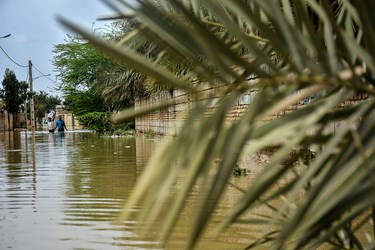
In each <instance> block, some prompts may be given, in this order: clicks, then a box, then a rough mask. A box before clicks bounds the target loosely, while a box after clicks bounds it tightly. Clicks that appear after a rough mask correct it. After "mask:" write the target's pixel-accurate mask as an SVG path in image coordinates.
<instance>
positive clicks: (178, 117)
mask: <svg viewBox="0 0 375 250" xmlns="http://www.w3.org/2000/svg"><path fill="white" fill-rule="evenodd" d="M220 93H221V91H220V86H219V87H217V88H216V89H215V88H212V87H210V88H209V87H207V86H203V87H202V89H201V93H200V94H201V95H200V98H201V99H202V100H204V99H206V98H208V97H209V96H210V98H212V97H213V99H215V96H216V97H218V96H219V95H220ZM256 93H257V91H252V92H248V93H244V94H243V95H241V96H240V97H239V99H238V100H237V102H236V103H235V104H234V105H233V107H232V109H231V110H230V112H229V113H228V115H227V120H228V121H233V120H236V119H237V118H238V117H240V116H241V115H242V114H243V113H244V112H245V111H246V109H247V107H248V105H251V103H252V102H253V100H254V98H255V96H256ZM368 97H369V95H368V94H366V93H362V94H358V95H357V96H355V97H353V98H351V99H349V100H347V101H346V102H344V103H343V104H342V106H346V105H351V104H353V103H355V102H357V101H360V100H363V99H366V98H368ZM171 98H174V99H175V100H176V104H175V105H173V106H171V107H169V108H168V109H165V110H160V111H157V112H154V113H151V114H149V115H145V116H142V117H137V118H136V120H135V128H136V130H137V132H145V131H148V130H152V131H154V132H156V133H158V134H166V135H175V134H176V133H177V131H178V130H179V128H181V126H182V124H183V122H184V121H185V120H186V118H187V116H188V113H189V111H190V110H191V108H192V100H191V99H190V95H189V94H187V93H185V92H182V91H180V90H175V91H173V92H172V93H170V92H167V91H166V92H162V93H158V94H155V95H153V96H152V97H149V98H144V99H142V100H137V101H136V103H135V109H137V108H141V107H147V106H150V105H152V104H155V103H159V102H161V101H163V100H167V99H171ZM314 98H316V97H315V96H311V97H308V98H304V99H301V100H300V101H299V102H297V103H295V104H293V105H290V106H289V107H287V108H285V109H284V110H282V111H280V112H278V113H275V114H273V115H271V116H269V117H268V118H267V119H275V118H277V117H279V116H283V115H285V114H287V113H289V112H292V111H293V110H295V109H299V108H301V107H303V106H304V105H306V104H308V103H309V102H310V101H312V100H313V99H314ZM212 103H215V102H214V101H213V102H212ZM214 108H215V107H214V104H213V106H212V109H211V110H213V109H214ZM208 112H209V110H208ZM336 125H337V124H333V126H336Z"/></svg>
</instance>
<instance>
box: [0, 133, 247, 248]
mask: <svg viewBox="0 0 375 250" xmlns="http://www.w3.org/2000/svg"><path fill="white" fill-rule="evenodd" d="M157 141H158V140H147V139H144V138H125V137H115V138H112V137H101V136H98V135H97V134H94V133H90V132H70V131H68V132H66V133H65V135H64V136H59V135H58V134H57V133H55V134H49V133H48V132H44V131H40V132H36V133H34V134H32V133H31V132H25V131H21V132H1V133H0V249H155V246H154V244H153V243H154V242H153V240H154V239H152V236H150V238H149V239H141V238H140V237H139V236H137V234H135V233H134V232H132V225H133V224H132V223H131V222H127V223H124V224H121V225H119V224H115V223H113V222H114V221H115V220H116V218H118V215H119V213H120V212H121V210H122V206H123V202H124V200H125V199H126V198H127V197H128V195H129V193H130V192H131V190H132V189H133V187H134V185H135V183H136V181H137V178H138V177H139V175H140V174H141V173H142V171H143V169H144V166H145V164H146V162H147V161H148V159H149V157H150V155H151V152H152V150H153V147H154V146H153V145H154V144H155V142H157ZM235 196H236V194H230V195H229V198H228V201H227V203H224V204H223V208H224V210H225V209H226V207H229V206H230V203H232V201H234V198H235ZM190 199H191V201H189V202H191V203H194V199H195V197H194V194H193V195H192V197H191V198H190ZM188 207H189V205H188ZM187 213H191V211H189V209H187ZM219 216H220V215H219ZM181 218H182V219H181V222H180V223H179V224H180V225H179V227H178V230H176V231H175V232H174V236H173V238H172V240H171V241H172V244H171V246H170V247H169V249H179V248H180V246H181V245H180V244H181V243H182V242H183V240H184V239H185V238H184V237H185V236H186V234H187V232H188V228H189V222H190V220H189V215H185V216H184V215H183V216H182V217H181ZM212 228H213V229H215V226H213V227H212ZM157 230H158V228H155V231H157ZM247 230H248V229H247V228H246V227H243V225H242V226H239V227H238V228H233V229H232V230H229V231H228V232H227V233H226V234H225V235H224V236H223V237H221V238H220V239H214V238H212V237H211V236H209V235H208V236H207V237H206V240H204V241H203V243H202V244H200V245H199V246H198V248H197V249H238V248H243V247H244V246H245V245H246V244H244V243H248V242H249V235H247V234H246V232H247ZM223 247H224V248H223Z"/></svg>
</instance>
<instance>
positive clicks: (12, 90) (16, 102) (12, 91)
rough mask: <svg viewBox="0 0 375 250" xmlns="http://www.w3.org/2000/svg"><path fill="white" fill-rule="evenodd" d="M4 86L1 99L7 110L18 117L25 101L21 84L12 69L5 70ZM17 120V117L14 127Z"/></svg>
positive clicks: (1, 90) (0, 90) (0, 95)
mask: <svg viewBox="0 0 375 250" xmlns="http://www.w3.org/2000/svg"><path fill="white" fill-rule="evenodd" d="M2 86H3V87H2V89H0V97H1V98H2V99H3V100H4V103H5V108H6V110H7V111H8V112H9V113H10V114H12V115H17V114H18V113H19V111H20V107H21V104H22V102H23V99H22V96H21V91H22V90H21V82H19V81H18V80H17V77H16V74H15V73H14V71H12V70H10V69H6V70H5V75H4V79H3V81H2ZM8 119H9V117H8ZM16 120H17V116H15V119H14V120H13V122H14V123H13V125H14V124H15V122H16ZM8 122H9V120H8ZM12 128H13V129H14V126H12Z"/></svg>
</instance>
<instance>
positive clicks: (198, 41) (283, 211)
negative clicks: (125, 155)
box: [61, 0, 375, 249]
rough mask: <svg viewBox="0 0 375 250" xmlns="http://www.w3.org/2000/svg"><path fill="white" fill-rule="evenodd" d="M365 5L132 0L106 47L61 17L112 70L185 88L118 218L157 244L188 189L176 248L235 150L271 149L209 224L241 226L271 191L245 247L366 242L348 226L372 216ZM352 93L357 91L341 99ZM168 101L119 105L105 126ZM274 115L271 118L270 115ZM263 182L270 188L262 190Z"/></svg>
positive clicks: (370, 50) (369, 34)
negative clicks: (193, 201) (178, 124)
mask: <svg viewBox="0 0 375 250" xmlns="http://www.w3.org/2000/svg"><path fill="white" fill-rule="evenodd" d="M105 2H106V3H108V4H109V5H110V6H111V7H112V8H114V9H115V10H116V11H117V12H119V13H118V14H120V16H121V14H123V16H125V13H122V12H123V11H124V10H125V9H126V8H125V7H129V4H126V3H124V2H123V1H120V0H119V1H116V0H113V1H105ZM373 5H374V4H373V3H372V1H355V2H354V1H347V0H337V1H313V0H305V1H295V0H278V1H277V0H274V1H271V0H270V1H264V0H248V1H224V0H220V1H213V0H207V1H193V0H191V1H187V0H186V1H172V0H170V1H160V2H158V1H155V2H154V1H139V2H138V4H137V5H136V6H134V7H132V6H130V7H132V10H133V11H134V14H135V16H137V17H139V18H140V19H141V20H142V22H143V23H142V25H141V26H140V27H139V29H138V30H135V31H134V32H132V33H131V34H129V35H128V36H127V37H125V38H124V39H123V40H122V41H123V42H119V43H117V44H109V43H106V42H104V41H101V40H100V39H98V38H96V37H93V36H92V35H91V34H90V33H89V32H86V31H85V30H82V29H81V28H79V27H78V26H76V25H74V24H72V23H70V22H68V21H66V20H64V19H62V20H61V21H62V22H63V24H64V25H66V26H67V27H69V28H70V29H72V30H74V31H76V32H78V33H79V34H81V35H83V36H84V37H85V38H86V39H88V40H90V41H91V42H92V43H93V44H95V45H96V46H98V47H99V48H100V49H102V50H103V51H104V52H106V53H107V54H108V55H110V56H112V57H113V58H114V59H116V60H117V61H118V62H120V63H121V64H123V65H125V66H127V67H131V68H134V69H135V70H137V71H139V72H142V73H144V74H146V75H147V76H149V77H152V78H154V79H155V80H156V82H161V83H163V84H167V86H169V87H170V88H173V89H178V90H183V91H186V92H188V93H189V94H190V95H191V96H192V100H194V103H193V105H192V109H191V112H190V113H189V117H188V119H187V120H186V121H185V123H184V125H183V127H182V129H181V130H180V131H178V133H179V134H178V137H177V138H175V139H174V140H166V142H165V143H164V145H163V146H162V147H160V149H159V150H158V152H157V153H156V154H155V156H154V157H153V159H152V160H151V161H150V163H149V166H148V168H147V169H146V171H145V173H144V174H143V176H142V178H141V179H140V180H139V182H138V183H137V187H136V188H135V190H134V192H133V194H132V195H131V197H130V198H129V199H128V201H127V202H126V205H125V208H124V214H123V216H122V217H121V220H126V219H128V218H130V217H131V216H133V213H132V212H131V211H133V208H134V207H136V206H140V207H141V208H142V209H141V211H140V212H139V213H137V215H136V218H137V221H138V222H139V223H140V225H141V227H143V226H145V225H148V224H152V223H161V224H162V226H163V227H162V230H161V233H160V239H161V240H162V241H163V242H167V240H168V238H169V236H170V235H171V232H172V231H173V229H174V227H175V225H176V223H177V221H178V218H179V214H180V213H181V211H182V210H183V209H184V205H185V200H186V199H187V197H188V196H189V194H190V192H192V190H193V189H195V188H197V187H198V190H199V191H198V192H199V197H200V198H199V200H198V201H197V205H196V207H195V211H194V217H193V218H192V226H191V234H190V236H189V237H187V242H186V248H187V249H191V248H193V247H194V246H195V244H196V243H197V242H198V240H199V239H200V236H201V235H202V234H203V232H204V229H205V227H206V226H207V224H208V223H209V221H210V218H211V216H212V215H213V214H214V213H215V209H216V208H217V206H218V204H219V203H220V199H221V197H222V195H223V193H224V191H225V189H226V188H227V186H228V185H230V178H231V171H232V169H233V167H234V166H235V165H236V164H237V162H238V161H239V160H240V158H241V157H242V156H243V155H249V154H254V153H256V152H259V151H260V150H262V149H265V148H268V147H275V148H277V151H276V153H275V155H274V156H273V157H272V159H271V162H270V163H269V164H267V165H266V166H265V167H264V170H263V171H262V172H261V173H260V174H259V176H257V177H256V180H255V181H254V182H253V183H251V185H250V186H249V188H248V189H246V190H244V193H243V196H242V197H241V198H240V199H239V200H238V201H237V203H236V205H235V206H234V207H233V208H232V210H231V212H230V213H229V214H228V215H227V217H226V218H225V219H224V220H223V222H222V226H221V227H220V232H221V231H223V230H225V229H226V228H227V227H229V226H230V225H231V224H233V223H238V222H241V221H244V219H243V218H241V216H242V215H244V214H245V212H247V211H249V210H250V211H252V210H253V209H255V208H258V207H260V206H267V207H273V206H272V203H273V202H274V200H275V199H280V198H283V199H284V200H285V202H284V203H283V205H282V206H281V207H279V208H278V209H277V212H275V214H274V215H273V216H272V217H268V218H267V217H265V218H264V219H263V220H258V222H259V221H262V222H263V223H264V224H266V225H268V226H270V228H271V230H270V232H264V236H263V237H261V238H260V239H259V240H257V241H256V242H254V243H253V244H250V245H249V246H248V247H249V248H252V247H256V246H259V245H261V244H265V245H267V246H271V248H272V249H301V248H302V247H304V248H308V249H309V248H315V247H318V246H321V245H323V244H330V245H332V246H334V247H347V246H346V245H345V244H347V242H350V244H349V246H355V247H357V248H359V249H361V248H365V247H371V246H373V245H374V235H373V233H374V232H371V239H370V243H369V244H368V245H366V242H363V241H361V240H360V239H359V238H358V237H357V236H356V230H355V229H352V227H350V224H351V223H352V222H353V220H359V218H361V217H365V218H367V220H366V222H363V223H361V224H365V223H368V222H369V220H371V219H373V218H372V217H373V216H368V214H369V213H370V212H371V208H372V207H373V206H374V205H375V204H374V203H375V200H374V196H373V195H371V194H372V192H373V191H374V187H375V181H374V170H375V169H374V168H375V164H374V162H375V161H374V160H375V152H374V148H375V147H374V146H375V145H374V144H375V137H374V134H373V133H372V131H374V129H375V128H374V126H375V122H374V115H375V113H374V107H375V102H374V97H373V96H374V94H375V90H374V83H375V81H374V72H375V67H374V58H375V53H374V50H375V46H374V45H373V43H372V41H374V37H375V29H374V28H375V21H374V20H375V19H374V16H373V15H372V14H371V7H373ZM137 41H138V42H139V41H142V43H143V42H144V41H147V42H149V43H150V44H152V46H150V48H153V53H140V52H139V50H137V48H139V44H138V45H137ZM150 54H152V55H151V56H150ZM176 65H178V67H177V66H176ZM177 68H179V69H183V70H177ZM250 78H253V79H256V80H255V81H253V82H251V81H249V79H250ZM203 86H210V87H212V88H213V89H214V90H215V91H212V92H211V93H210V95H209V98H206V99H205V98H203V95H202V93H201V92H200V91H198V90H199V89H201V88H202V87H203ZM248 91H257V95H256V99H255V101H254V102H253V103H251V105H249V107H248V109H247V110H246V112H244V113H243V114H242V116H241V117H239V118H238V119H237V120H236V121H232V122H227V121H226V117H227V116H228V114H229V113H230V112H231V107H232V106H233V105H234V103H235V102H236V100H237V99H238V98H239V97H240V96H241V95H242V94H244V93H246V92H248ZM363 91H365V92H366V94H367V95H368V98H365V99H364V100H361V101H358V102H357V103H356V104H349V105H343V104H345V103H346V102H347V101H348V100H349V99H351V98H352V97H353V96H356V95H357V94H358V93H363ZM310 96H317V98H315V99H314V101H312V102H311V103H309V104H308V105H305V106H304V107H302V108H301V109H296V110H292V109H291V108H290V107H291V106H293V105H295V104H296V103H297V102H299V101H301V100H302V99H303V98H308V97H310ZM175 103H176V100H166V101H165V102H162V103H159V104H156V105H154V106H151V107H149V108H145V109H141V110H139V109H138V110H135V111H133V110H130V111H125V112H120V113H119V114H117V115H116V117H114V118H113V120H114V121H115V122H121V121H123V120H125V119H127V118H129V117H132V116H135V115H142V114H146V113H149V112H152V111H155V110H157V109H161V108H165V107H167V106H170V105H174V104H175ZM213 106H215V109H214V112H212V107H213ZM285 110H288V112H285ZM278 113H285V114H284V115H283V116H281V117H280V118H277V119H271V118H270V117H273V116H274V115H275V114H278ZM334 122H340V124H341V125H340V127H339V128H338V129H336V130H335V131H333V130H332V129H329V128H330V126H331V125H332V124H333V123H334ZM192 131H194V133H192ZM280 135H282V138H280ZM313 147H314V148H318V150H317V152H316V155H315V158H313V159H310V162H309V164H308V165H307V166H301V164H300V166H299V167H298V168H296V164H298V162H300V159H301V158H302V157H303V155H304V153H305V152H306V151H308V150H310V149H311V148H313ZM319 149H321V150H319ZM291 152H295V154H293V155H291ZM171 166H172V167H171ZM181 176H183V178H181ZM281 180H284V181H281ZM280 183H281V184H280ZM276 184H277V185H281V186H278V189H277V190H276V191H275V189H274V187H275V185H276ZM301 192H302V193H303V196H302V197H301ZM165 205H167V208H166V207H165ZM160 218H163V220H162V221H161V222H160ZM245 221H246V220H245ZM247 221H251V219H249V220H247ZM275 227H276V229H275Z"/></svg>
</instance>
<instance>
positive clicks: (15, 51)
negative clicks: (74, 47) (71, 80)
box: [0, 0, 113, 95]
mask: <svg viewBox="0 0 375 250" xmlns="http://www.w3.org/2000/svg"><path fill="white" fill-rule="evenodd" d="M110 14H113V11H112V10H111V9H109V8H108V7H107V6H106V5H105V4H104V3H103V2H102V1H99V0H0V37H2V36H5V35H7V34H11V36H10V37H8V38H3V39H0V46H1V47H2V48H3V49H4V51H5V52H6V53H7V54H8V56H9V57H11V59H12V60H14V61H15V63H14V62H12V61H11V60H10V59H9V58H8V57H7V56H6V55H5V53H4V52H3V51H2V50H0V82H1V81H2V80H3V79H4V73H5V69H6V68H9V69H10V70H13V71H14V72H15V74H16V76H17V79H18V80H20V81H22V80H23V81H26V80H27V79H28V68H27V67H21V66H27V65H28V61H29V60H31V61H32V64H33V65H34V66H35V67H36V68H37V69H38V70H39V71H40V72H42V73H43V74H46V75H47V74H51V75H50V76H49V77H48V78H46V77H40V78H38V79H35V80H34V81H33V83H34V84H33V85H34V91H40V90H43V91H46V92H48V93H50V94H51V95H59V93H57V92H53V87H54V86H55V83H54V81H55V73H56V72H54V67H53V65H52V59H53V54H52V50H53V46H54V45H56V44H61V43H64V39H65V38H66V34H68V33H69V31H68V30H66V29H65V28H64V27H62V25H60V24H59V23H58V22H57V20H56V16H57V15H60V16H63V17H66V18H68V19H69V20H71V21H73V22H75V23H77V24H79V25H81V26H82V27H85V28H87V29H90V30H93V29H97V28H101V27H105V25H108V24H109V23H108V22H104V21H97V20H96V19H97V18H98V17H100V16H105V15H110ZM0 49H1V48H0ZM17 64H20V65H21V66H18V65H17ZM40 72H38V71H37V70H36V69H35V68H33V71H32V74H33V78H37V77H38V76H40V75H41V73H40Z"/></svg>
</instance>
